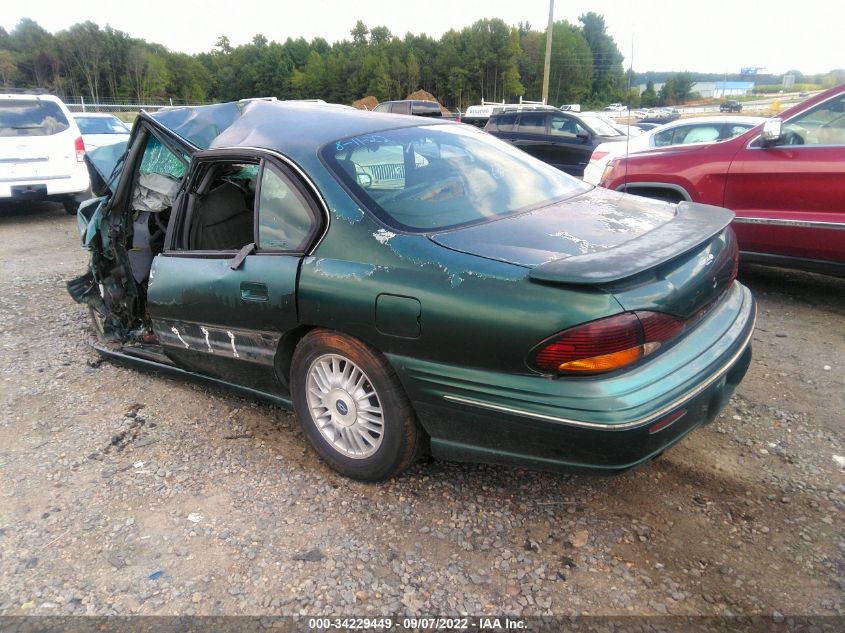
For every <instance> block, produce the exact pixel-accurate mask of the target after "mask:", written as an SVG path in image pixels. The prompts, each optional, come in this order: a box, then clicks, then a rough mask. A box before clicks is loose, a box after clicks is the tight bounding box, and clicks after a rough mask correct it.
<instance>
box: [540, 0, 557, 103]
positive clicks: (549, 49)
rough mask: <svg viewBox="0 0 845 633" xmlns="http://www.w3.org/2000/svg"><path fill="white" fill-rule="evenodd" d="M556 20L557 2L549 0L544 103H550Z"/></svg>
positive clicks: (544, 70)
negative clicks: (553, 33) (550, 80)
mask: <svg viewBox="0 0 845 633" xmlns="http://www.w3.org/2000/svg"><path fill="white" fill-rule="evenodd" d="M554 19H555V0H549V26H548V27H546V63H545V64H544V66H543V103H548V101H549V70H550V68H551V64H552V25H553V24H554Z"/></svg>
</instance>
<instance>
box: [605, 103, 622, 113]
mask: <svg viewBox="0 0 845 633" xmlns="http://www.w3.org/2000/svg"><path fill="white" fill-rule="evenodd" d="M627 109H628V108H627V107H626V106H625V105H623V104H621V103H611V104H610V105H609V106H607V107H606V108H605V109H604V110H605V112H624V111H625V110H627Z"/></svg>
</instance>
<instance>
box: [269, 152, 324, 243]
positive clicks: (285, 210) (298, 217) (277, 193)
mask: <svg viewBox="0 0 845 633" xmlns="http://www.w3.org/2000/svg"><path fill="white" fill-rule="evenodd" d="M314 224H315V221H314V218H313V216H312V215H311V211H310V208H309V206H308V203H307V202H306V200H305V198H304V197H303V196H302V194H301V193H299V191H297V190H296V188H295V187H294V186H293V185H292V183H291V182H290V181H289V180H288V179H287V178H285V177H284V176H283V175H282V174H281V173H280V172H279V170H278V169H276V168H275V167H273V166H272V165H270V164H268V163H265V165H264V171H263V172H262V176H261V184H260V188H259V195H258V248H260V249H262V250H281V251H301V250H302V249H303V248H304V247H305V244H306V241H307V239H308V237H309V235H310V234H311V229H312V227H313V226H314Z"/></svg>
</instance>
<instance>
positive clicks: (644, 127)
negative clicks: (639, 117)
mask: <svg viewBox="0 0 845 633" xmlns="http://www.w3.org/2000/svg"><path fill="white" fill-rule="evenodd" d="M633 125H634V127H638V128H640V129H641V130H642V131H643V132H648V131H649V130H653V129H654V128H656V127H660V126H661V125H663V124H662V123H647V122H645V121H637V122H636V123H634V124H633Z"/></svg>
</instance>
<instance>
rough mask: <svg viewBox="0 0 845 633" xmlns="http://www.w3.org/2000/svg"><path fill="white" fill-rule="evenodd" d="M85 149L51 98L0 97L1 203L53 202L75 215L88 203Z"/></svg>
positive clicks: (20, 94) (16, 94)
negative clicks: (78, 207) (58, 203)
mask: <svg viewBox="0 0 845 633" xmlns="http://www.w3.org/2000/svg"><path fill="white" fill-rule="evenodd" d="M84 155H85V144H84V142H83V141H82V135H81V134H80V133H79V128H78V127H77V125H76V122H75V121H74V120H73V116H71V114H70V111H69V110H68V109H67V107H66V106H65V104H64V103H62V101H61V100H60V99H59V98H58V97H55V96H53V95H49V94H44V93H40V92H30V91H16V92H6V93H0V157H1V158H0V200H52V201H55V202H61V203H62V204H63V205H64V207H65V211H67V212H68V213H71V214H72V213H76V208H77V206H78V204H79V202H80V201H82V200H84V199H86V198H88V197H90V193H89V191H88V188H89V180H88V170H87V169H86V167H85V163H84V162H83V157H84Z"/></svg>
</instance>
